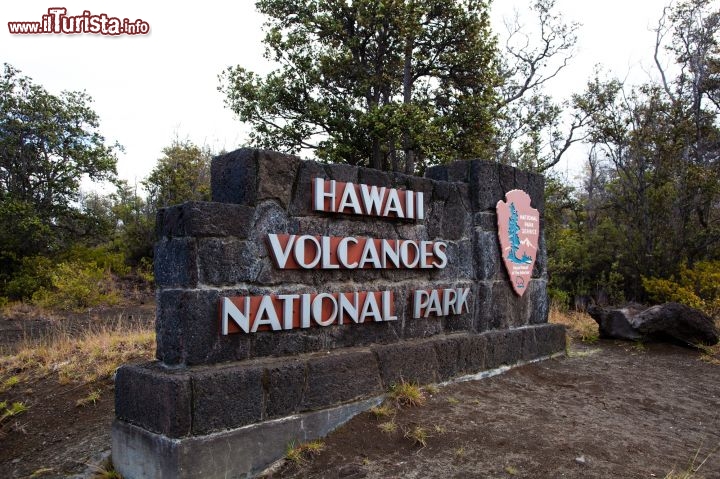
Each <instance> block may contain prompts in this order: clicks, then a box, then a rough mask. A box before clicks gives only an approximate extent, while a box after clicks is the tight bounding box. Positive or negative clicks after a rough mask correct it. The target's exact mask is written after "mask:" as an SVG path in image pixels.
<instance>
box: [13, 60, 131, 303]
mask: <svg viewBox="0 0 720 479" xmlns="http://www.w3.org/2000/svg"><path fill="white" fill-rule="evenodd" d="M91 103H92V98H90V96H88V95H87V94H86V93H84V92H67V91H65V92H62V93H60V94H59V95H55V94H52V93H49V92H48V91H46V90H45V89H44V88H43V87H42V86H40V85H37V84H35V83H33V81H32V79H30V78H28V77H23V76H21V74H20V72H19V71H18V70H16V69H15V68H13V67H12V66H10V65H8V64H5V65H4V68H3V70H2V73H0V224H2V225H3V227H2V228H0V292H2V293H3V294H7V295H9V296H11V297H15V298H18V297H27V291H32V290H34V289H37V287H38V286H39V284H38V281H40V282H41V283H42V281H41V280H40V278H41V277H42V273H43V271H37V272H36V273H33V272H32V271H30V270H29V269H30V267H29V263H28V262H27V261H26V258H30V261H31V262H32V261H39V260H37V258H38V257H40V256H50V255H55V254H58V253H60V252H62V251H64V250H65V249H66V248H68V246H69V245H71V244H72V243H73V242H75V241H78V240H89V241H91V242H92V241H95V242H97V239H98V237H99V236H104V235H105V234H106V233H107V232H108V223H107V222H103V220H104V218H102V214H101V210H102V208H101V206H102V205H100V204H97V203H96V202H94V198H81V195H80V182H81V180H82V179H83V178H89V179H90V180H93V181H103V180H113V179H114V178H115V163H116V157H115V151H116V150H117V149H118V148H119V146H117V145H115V146H106V145H105V139H104V138H103V136H102V135H100V133H99V131H98V128H99V119H98V116H97V114H96V113H95V112H94V111H93V110H92V108H91V107H90V104H91ZM78 205H79V206H78ZM16 276H20V278H16ZM8 288H9V291H8Z"/></svg>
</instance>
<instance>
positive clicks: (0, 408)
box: [0, 401, 28, 424]
mask: <svg viewBox="0 0 720 479" xmlns="http://www.w3.org/2000/svg"><path fill="white" fill-rule="evenodd" d="M27 410H28V407H27V406H26V405H25V404H24V403H22V402H14V403H12V404H10V405H8V403H7V401H2V402H0V424H2V423H3V422H5V421H6V420H8V419H10V418H11V417H14V416H18V415H20V414H22V413H24V412H25V411H27Z"/></svg>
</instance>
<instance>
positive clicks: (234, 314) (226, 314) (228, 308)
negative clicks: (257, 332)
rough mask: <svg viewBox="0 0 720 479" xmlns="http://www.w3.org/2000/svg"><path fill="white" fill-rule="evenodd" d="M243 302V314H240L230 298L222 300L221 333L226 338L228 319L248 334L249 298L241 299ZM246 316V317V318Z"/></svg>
mask: <svg viewBox="0 0 720 479" xmlns="http://www.w3.org/2000/svg"><path fill="white" fill-rule="evenodd" d="M243 299H244V300H245V313H242V312H241V311H240V310H239V309H238V307H237V306H235V303H233V302H232V301H230V298H223V299H222V313H221V318H222V333H223V335H225V336H227V335H228V334H229V333H228V318H230V319H232V320H233V322H234V323H235V324H237V325H238V327H239V328H240V329H242V330H243V332H245V333H249V332H250V297H245V298H243ZM246 314H247V316H246Z"/></svg>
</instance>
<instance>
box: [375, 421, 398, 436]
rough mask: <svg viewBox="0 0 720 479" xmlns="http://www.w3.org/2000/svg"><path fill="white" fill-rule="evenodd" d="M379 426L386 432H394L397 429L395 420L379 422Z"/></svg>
mask: <svg viewBox="0 0 720 479" xmlns="http://www.w3.org/2000/svg"><path fill="white" fill-rule="evenodd" d="M378 428H379V429H380V430H381V431H382V432H384V433H385V434H393V433H394V432H395V431H397V423H396V422H395V421H394V420H390V421H385V422H381V423H380V424H378Z"/></svg>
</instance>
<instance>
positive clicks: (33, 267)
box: [5, 256, 53, 299]
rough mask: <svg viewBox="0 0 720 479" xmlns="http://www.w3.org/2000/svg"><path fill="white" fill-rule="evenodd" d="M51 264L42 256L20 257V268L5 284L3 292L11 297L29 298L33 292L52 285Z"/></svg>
mask: <svg viewBox="0 0 720 479" xmlns="http://www.w3.org/2000/svg"><path fill="white" fill-rule="evenodd" d="M52 270H53V264H52V261H50V259H49V258H46V257H44V256H28V257H25V258H23V259H22V263H21V265H20V269H19V270H18V271H17V273H15V274H14V275H13V277H12V279H11V280H10V281H8V283H7V285H6V286H5V294H6V295H8V296H9V297H10V298H13V299H29V298H31V297H32V295H33V293H35V292H36V291H38V290H39V289H42V288H47V287H50V286H51V285H52V279H51V275H52Z"/></svg>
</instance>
